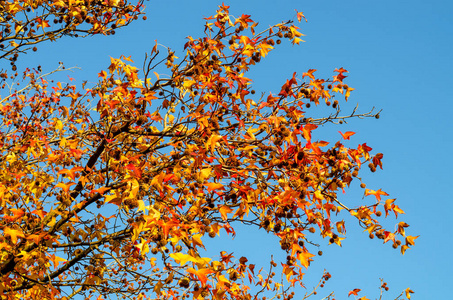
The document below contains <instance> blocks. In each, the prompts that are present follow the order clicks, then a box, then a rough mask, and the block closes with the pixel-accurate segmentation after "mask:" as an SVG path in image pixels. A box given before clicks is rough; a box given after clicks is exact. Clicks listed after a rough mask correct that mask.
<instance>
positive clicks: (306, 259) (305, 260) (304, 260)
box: [298, 252, 314, 269]
mask: <svg viewBox="0 0 453 300" xmlns="http://www.w3.org/2000/svg"><path fill="white" fill-rule="evenodd" d="M313 256H314V255H313V254H311V253H310V252H302V253H300V254H299V256H298V258H299V261H300V263H301V264H302V265H303V266H304V267H305V268H306V269H308V266H309V265H310V261H312V259H311V257H313Z"/></svg>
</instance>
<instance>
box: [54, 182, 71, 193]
mask: <svg viewBox="0 0 453 300" xmlns="http://www.w3.org/2000/svg"><path fill="white" fill-rule="evenodd" d="M74 184H75V182H68V183H64V182H59V183H58V184H57V185H56V186H55V187H59V188H62V189H63V191H64V192H65V193H66V194H67V193H68V192H69V189H70V188H71V186H72V185H74Z"/></svg>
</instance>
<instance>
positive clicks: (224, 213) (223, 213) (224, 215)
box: [219, 205, 233, 221]
mask: <svg viewBox="0 0 453 300" xmlns="http://www.w3.org/2000/svg"><path fill="white" fill-rule="evenodd" d="M219 212H220V215H221V216H222V219H224V220H225V221H226V220H227V219H228V216H227V214H229V213H231V212H233V210H232V209H231V208H229V207H228V206H226V205H223V206H222V207H221V208H219Z"/></svg>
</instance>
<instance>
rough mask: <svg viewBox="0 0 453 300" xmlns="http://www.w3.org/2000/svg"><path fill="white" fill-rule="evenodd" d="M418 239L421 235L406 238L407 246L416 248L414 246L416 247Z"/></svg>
mask: <svg viewBox="0 0 453 300" xmlns="http://www.w3.org/2000/svg"><path fill="white" fill-rule="evenodd" d="M418 237H419V235H417V236H410V235H408V236H407V237H406V245H411V246H414V245H415V242H414V240H416V239H418Z"/></svg>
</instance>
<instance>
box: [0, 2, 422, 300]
mask: <svg viewBox="0 0 453 300" xmlns="http://www.w3.org/2000/svg"><path fill="white" fill-rule="evenodd" d="M0 7H1V11H2V17H1V21H0V23H1V26H2V28H3V31H2V36H1V45H2V49H3V54H2V58H4V61H5V59H6V58H8V57H9V58H10V60H11V62H12V65H13V67H12V68H13V72H14V71H15V66H14V62H15V61H16V60H17V58H18V54H19V53H22V52H24V51H27V50H28V49H29V48H30V47H31V46H33V45H34V44H36V43H38V42H42V41H45V40H48V39H51V40H54V39H56V38H59V37H62V36H63V35H73V36H76V35H78V34H79V33H80V32H83V33H85V34H95V33H103V34H108V33H109V32H110V33H113V29H114V28H115V27H121V26H125V25H127V24H128V23H129V22H131V21H133V20H134V19H136V16H137V15H138V14H141V13H142V9H143V6H142V3H141V2H139V3H138V5H136V6H132V5H131V4H128V3H125V2H124V1H90V0H85V1H66V2H63V1H15V2H8V1H1V2H0ZM302 18H304V16H303V14H302V13H297V19H298V20H299V21H301V19H302ZM83 22H85V23H86V25H82V24H83ZM52 23H54V25H52ZM84 26H85V27H84ZM107 26H109V27H107ZM256 27H257V23H255V22H254V21H252V19H250V16H249V15H242V16H240V17H238V18H235V17H233V16H231V15H229V12H228V7H227V6H225V5H222V6H220V7H219V10H218V11H217V14H216V15H215V16H213V17H210V18H208V19H207V20H206V26H205V35H204V36H203V37H201V38H192V37H189V39H188V42H187V43H186V44H185V45H184V49H185V54H184V55H183V56H184V57H183V58H182V59H179V58H178V57H176V55H175V53H174V52H172V51H171V50H168V52H167V53H165V54H164V57H163V58H162V54H160V53H159V52H160V51H159V50H158V47H157V44H156V46H155V47H154V48H153V49H152V51H151V53H150V54H149V55H148V56H147V59H146V61H145V63H144V67H143V69H142V71H143V73H144V75H143V76H142V75H140V70H139V69H138V68H137V67H134V66H133V62H132V60H131V59H130V58H128V57H125V56H122V57H120V58H117V59H115V58H112V59H111V65H110V66H109V67H108V69H107V70H105V71H101V72H100V73H99V82H98V84H97V85H95V86H93V87H85V86H83V88H82V89H80V88H77V87H76V86H75V85H72V83H61V82H59V83H56V84H53V83H52V82H51V81H50V80H49V79H48V77H49V76H50V74H42V72H41V69H40V68H37V69H27V70H26V71H25V72H24V73H23V75H18V74H17V73H15V74H12V75H7V71H3V73H2V78H3V87H2V89H3V90H2V93H7V94H8V95H7V96H3V98H2V99H1V100H0V103H1V104H0V114H1V129H0V130H1V140H0V201H1V203H0V207H1V210H0V229H1V230H2V232H3V236H2V237H0V250H1V252H0V275H1V277H2V280H1V281H0V282H1V283H0V291H1V292H0V294H2V299H18V298H24V299H40V298H44V299H71V298H74V297H79V296H81V295H83V296H84V297H88V298H90V297H98V296H99V297H101V298H102V297H110V296H113V295H116V296H117V297H123V298H129V297H131V298H135V299H143V298H147V297H149V298H160V299H175V298H178V297H181V298H185V297H193V298H196V299H201V298H212V299H252V298H254V299H255V297H256V298H260V299H264V298H265V297H264V296H265V295H269V294H270V295H274V296H277V297H279V298H280V297H283V298H284V299H291V298H292V297H293V295H294V293H292V292H291V291H292V290H291V289H292V288H293V287H295V286H296V285H301V286H303V283H302V276H303V273H302V272H303V271H304V269H306V268H308V267H309V265H310V262H311V261H312V260H313V259H314V256H315V255H314V254H312V253H311V252H313V251H314V250H315V249H316V247H315V246H314V244H315V242H314V240H315V237H316V236H321V237H322V238H326V239H328V241H329V243H330V244H338V245H341V242H342V240H344V238H345V234H346V227H345V222H344V220H343V219H342V218H343V216H345V215H347V214H349V215H352V216H353V217H355V218H356V219H357V220H358V221H359V224H360V226H362V227H363V228H364V229H365V230H366V231H368V233H369V235H370V238H373V237H374V236H376V237H377V238H379V239H382V240H383V241H384V243H387V242H389V241H390V242H391V244H392V245H393V247H394V248H400V249H401V252H402V253H404V252H405V251H406V250H407V249H408V248H409V247H410V246H412V245H413V244H414V240H415V239H416V237H413V236H408V235H406V234H405V228H406V227H407V226H408V225H407V224H406V223H404V222H400V223H398V225H397V226H396V230H394V231H393V230H388V229H385V228H383V227H382V226H381V224H380V223H379V217H381V215H382V214H383V213H385V216H387V215H389V214H390V213H392V214H393V213H394V214H395V216H398V214H401V213H403V211H402V210H401V209H400V208H399V207H398V206H397V205H396V204H395V200H394V199H383V196H388V194H387V193H385V192H383V191H382V190H380V189H379V190H371V189H365V183H361V186H362V188H364V189H365V190H364V195H365V196H372V197H369V198H370V200H369V201H368V204H366V205H364V204H357V203H354V202H353V201H351V203H342V202H340V201H339V199H338V197H337V194H338V193H340V192H345V189H347V187H348V186H350V184H351V182H352V181H354V180H355V181H359V182H360V181H361V177H359V172H360V171H361V169H362V167H363V166H364V165H368V167H369V168H370V170H371V171H372V172H374V171H376V170H377V168H381V169H382V162H381V160H382V158H383V155H382V154H380V153H378V154H376V155H372V154H371V150H372V149H371V148H370V147H369V146H368V145H367V144H366V143H362V144H359V145H358V147H357V148H348V147H346V146H345V145H344V142H343V140H349V139H350V137H351V136H352V135H353V134H354V132H345V133H341V132H340V134H341V140H340V141H338V142H336V143H334V144H330V143H328V142H326V141H315V140H312V132H313V131H314V130H316V129H317V128H318V127H319V126H322V125H324V124H327V123H332V124H338V123H343V122H347V121H348V120H349V119H350V118H355V117H376V118H378V117H379V113H373V111H372V112H369V113H365V114H359V113H357V112H356V111H355V110H354V112H353V113H352V114H347V115H342V114H341V111H340V107H341V104H340V103H341V101H346V100H347V99H348V97H349V96H350V93H351V92H352V91H353V90H354V89H353V88H351V87H349V86H348V85H347V84H345V82H344V80H345V78H346V74H347V71H346V70H345V69H343V68H339V69H336V70H335V71H334V72H335V74H334V76H333V77H332V78H331V79H319V78H316V77H315V74H314V73H315V70H308V71H307V72H305V73H303V74H302V76H301V77H298V76H297V74H296V73H294V74H293V76H292V77H291V78H289V79H287V80H286V81H285V82H284V83H283V85H282V88H281V90H280V91H277V92H276V93H274V94H272V93H270V94H265V93H263V94H260V95H258V94H257V93H256V92H255V90H253V89H252V80H251V79H250V78H248V77H246V74H247V72H248V71H249V70H250V68H251V67H252V66H253V65H255V64H257V63H259V62H260V61H261V59H263V58H265V57H266V56H267V55H268V53H269V52H270V51H272V50H273V49H274V48H276V47H278V45H279V44H280V43H281V42H282V41H281V39H287V40H289V41H290V42H291V43H293V44H299V43H300V42H301V41H302V40H301V36H302V34H301V33H300V32H299V28H298V27H297V26H296V25H294V23H293V22H292V21H288V22H284V23H280V24H277V25H274V26H271V27H270V28H267V29H265V30H264V31H262V32H257V28H256ZM161 64H162V65H165V66H166V67H167V68H168V69H169V70H171V76H169V77H160V76H159V75H158V73H157V72H154V70H155V69H156V68H158V66H160V65H161ZM63 69H64V67H63V66H60V68H59V69H57V70H55V71H56V72H59V71H62V70H63ZM141 76H142V78H140V77H141ZM154 76H157V79H153V78H154ZM12 83H14V85H13V84H12ZM337 98H338V99H340V98H343V99H344V100H341V99H340V100H337ZM312 105H326V106H327V107H330V109H332V113H331V114H330V115H328V116H326V117H323V118H312V117H310V114H309V111H310V106H312ZM373 196H374V197H373ZM367 199H368V198H367ZM241 224H246V225H250V226H254V227H256V228H261V230H265V231H267V232H268V233H271V234H273V235H275V236H276V237H277V238H278V239H279V241H280V246H281V249H282V251H285V252H286V253H287V260H286V261H283V262H279V263H280V264H279V265H277V262H275V261H274V260H272V261H270V265H269V269H268V270H265V269H263V268H262V267H263V266H259V267H256V268H255V265H253V264H250V263H248V259H247V258H246V257H234V256H233V254H231V253H227V252H225V251H222V252H221V253H220V255H218V256H212V257H203V256H202V255H200V250H201V249H204V245H203V241H204V240H205V239H206V238H207V237H209V238H214V239H215V238H217V237H218V236H219V235H221V234H222V235H223V234H228V235H231V236H234V235H235V234H236V231H235V229H237V228H238V227H237V226H240V225H241ZM208 250H209V249H208ZM319 255H321V253H319ZM275 270H281V275H282V276H283V277H284V280H285V281H286V283H283V282H284V281H280V280H278V279H275V278H274V277H278V276H277V275H276V274H275V272H274V271H275ZM329 278H330V274H329V273H327V272H326V273H325V274H324V275H323V278H322V279H321V281H320V286H321V287H322V286H323V285H324V283H325V281H326V280H328V279H329ZM387 289H388V288H387ZM385 290H386V284H384V283H382V286H381V297H382V291H385ZM358 292H359V290H358V289H355V290H353V291H351V293H350V295H357V293H358ZM411 292H412V291H410V290H409V289H408V290H407V291H406V294H407V295H408V298H410V293H411ZM315 294H316V288H315V290H313V291H311V292H310V293H307V294H306V296H305V298H307V297H309V296H311V295H315ZM400 296H402V295H400ZM400 296H399V297H398V298H400ZM333 297H334V294H333V293H331V294H330V295H329V296H327V297H326V299H333ZM101 298H98V299H101ZM305 298H304V299H305ZM361 299H366V298H365V297H362V298H361Z"/></svg>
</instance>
